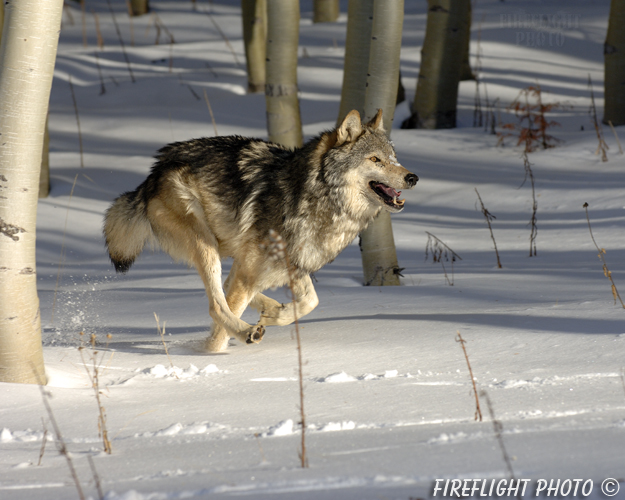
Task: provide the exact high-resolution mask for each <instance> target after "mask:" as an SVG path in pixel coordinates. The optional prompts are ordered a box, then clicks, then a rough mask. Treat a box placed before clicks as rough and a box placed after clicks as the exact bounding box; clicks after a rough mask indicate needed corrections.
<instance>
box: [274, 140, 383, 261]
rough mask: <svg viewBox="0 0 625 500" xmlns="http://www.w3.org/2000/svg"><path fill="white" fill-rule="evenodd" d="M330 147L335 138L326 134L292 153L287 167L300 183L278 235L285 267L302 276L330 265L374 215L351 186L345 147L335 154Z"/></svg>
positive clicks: (355, 186)
mask: <svg viewBox="0 0 625 500" xmlns="http://www.w3.org/2000/svg"><path fill="white" fill-rule="evenodd" d="M335 141H336V135H335V132H326V133H324V134H322V135H320V136H319V137H317V138H315V139H313V140H312V141H310V142H308V143H307V144H306V145H305V146H304V147H302V148H301V149H298V150H295V151H294V152H293V167H295V168H302V169H303V170H304V171H305V179H301V180H302V181H303V186H302V191H301V196H300V197H299V200H298V203H297V206H296V210H295V211H290V212H289V213H288V215H287V217H286V218H285V220H284V231H285V233H286V236H287V238H286V240H287V247H288V251H289V255H290V256H291V262H292V263H293V264H294V265H295V266H296V267H298V268H299V269H301V270H302V271H305V272H308V273H310V272H315V271H317V270H319V269H320V268H321V267H322V266H324V265H325V264H327V263H328V262H331V261H332V260H334V259H335V258H336V256H337V255H338V254H339V253H340V252H341V251H342V250H343V249H344V248H345V247H346V246H347V245H349V244H350V243H351V242H352V241H353V239H354V238H355V237H356V236H357V235H358V233H360V232H361V231H362V230H363V229H364V228H365V227H367V225H368V224H369V223H370V222H371V221H372V220H373V218H374V217H375V216H376V215H377V214H378V213H379V211H380V207H379V206H378V207H374V206H371V204H370V203H369V202H368V201H367V198H366V197H364V196H363V195H362V194H361V192H360V189H361V187H360V186H359V185H358V184H356V181H357V180H359V179H358V172H357V169H355V168H353V167H352V168H350V166H349V164H348V162H347V161H346V158H347V157H348V155H349V153H350V151H349V147H348V146H344V147H343V150H342V151H337V150H336V149H333V146H334V143H335ZM333 156H334V158H333ZM303 173H304V172H300V175H301V174H303Z"/></svg>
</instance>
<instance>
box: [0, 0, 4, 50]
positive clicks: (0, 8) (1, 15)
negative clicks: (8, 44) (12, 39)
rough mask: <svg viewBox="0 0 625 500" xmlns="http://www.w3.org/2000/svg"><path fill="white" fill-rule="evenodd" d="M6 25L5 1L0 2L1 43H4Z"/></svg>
mask: <svg viewBox="0 0 625 500" xmlns="http://www.w3.org/2000/svg"><path fill="white" fill-rule="evenodd" d="M3 26H4V2H0V45H1V44H2V27H3Z"/></svg>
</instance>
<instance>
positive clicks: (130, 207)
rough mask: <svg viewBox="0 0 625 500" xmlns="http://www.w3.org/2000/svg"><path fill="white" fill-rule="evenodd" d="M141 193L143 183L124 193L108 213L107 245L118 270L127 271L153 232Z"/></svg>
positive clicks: (105, 233)
mask: <svg viewBox="0 0 625 500" xmlns="http://www.w3.org/2000/svg"><path fill="white" fill-rule="evenodd" d="M141 194H142V186H139V187H138V188H137V189H136V190H135V191H131V192H128V193H124V194H122V195H121V196H120V197H119V198H117V199H116V200H115V201H114V202H113V204H112V205H111V206H110V207H109V209H108V210H107V211H106V215H105V216H104V239H105V240H106V248H107V249H108V253H109V257H110V258H111V262H112V263H113V265H114V266H115V270H116V271H117V272H118V273H125V272H126V271H128V269H130V266H132V264H133V262H134V261H135V259H136V258H137V257H138V256H139V254H140V253H141V251H142V250H143V247H144V246H145V243H146V242H147V240H148V239H149V238H150V237H152V235H153V233H152V227H151V225H150V221H149V220H148V218H147V216H146V207H145V202H144V201H143V196H142V195H141Z"/></svg>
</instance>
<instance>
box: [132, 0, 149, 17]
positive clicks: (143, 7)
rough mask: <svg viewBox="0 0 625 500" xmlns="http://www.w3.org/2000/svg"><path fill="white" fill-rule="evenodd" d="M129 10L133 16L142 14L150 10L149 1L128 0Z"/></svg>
mask: <svg viewBox="0 0 625 500" xmlns="http://www.w3.org/2000/svg"><path fill="white" fill-rule="evenodd" d="M130 11H131V12H132V15H133V16H142V15H143V14H147V13H148V12H150V3H149V1H148V0H130Z"/></svg>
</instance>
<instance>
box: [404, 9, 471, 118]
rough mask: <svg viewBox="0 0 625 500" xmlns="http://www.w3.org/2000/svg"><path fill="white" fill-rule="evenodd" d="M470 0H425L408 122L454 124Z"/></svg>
mask: <svg viewBox="0 0 625 500" xmlns="http://www.w3.org/2000/svg"><path fill="white" fill-rule="evenodd" d="M469 3H470V0H428V19H427V25H426V29H425V40H424V41H423V48H422V50H421V68H420V69H419V78H418V80H417V91H416V94H415V100H414V103H413V105H412V113H413V116H412V120H411V122H412V123H411V124H410V125H413V127H414V126H416V128H425V129H438V128H454V127H455V126H456V107H457V102H458V83H459V81H460V72H461V67H462V60H463V56H464V54H465V52H464V51H463V47H464V44H465V43H466V40H465V39H463V36H462V35H463V33H464V32H465V31H464V30H463V24H464V23H465V22H466V18H467V16H468V9H469Z"/></svg>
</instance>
